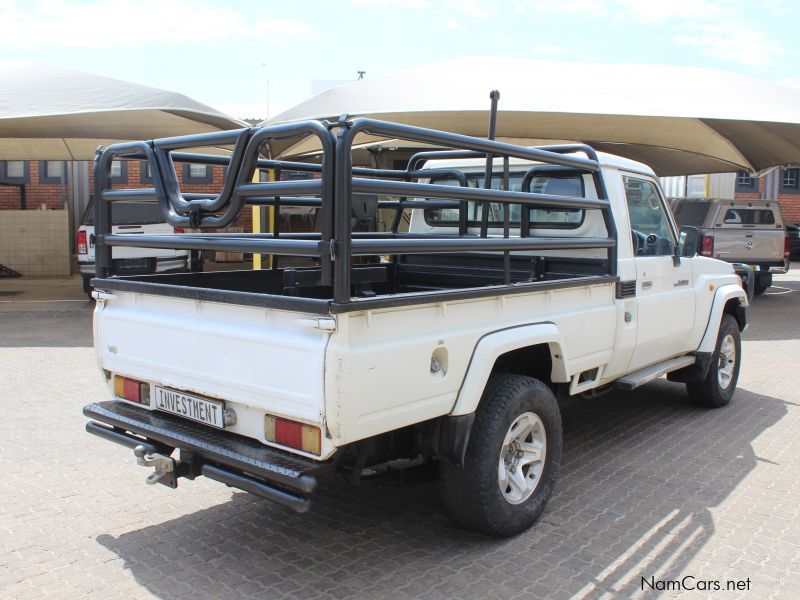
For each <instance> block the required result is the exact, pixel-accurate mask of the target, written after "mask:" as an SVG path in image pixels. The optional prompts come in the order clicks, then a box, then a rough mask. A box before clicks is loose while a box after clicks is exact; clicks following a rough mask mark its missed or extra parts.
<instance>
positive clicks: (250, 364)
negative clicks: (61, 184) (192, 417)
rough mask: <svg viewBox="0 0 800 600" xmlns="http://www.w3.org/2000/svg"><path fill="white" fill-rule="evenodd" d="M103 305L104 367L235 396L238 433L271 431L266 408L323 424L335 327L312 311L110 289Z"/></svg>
mask: <svg viewBox="0 0 800 600" xmlns="http://www.w3.org/2000/svg"><path fill="white" fill-rule="evenodd" d="M104 296H107V297H108V298H107V299H104V300H102V301H98V303H97V307H96V309H95V352H96V353H97V355H98V361H99V362H100V363H101V364H102V368H103V369H106V370H108V371H111V372H112V373H118V374H121V375H127V376H130V377H133V378H135V379H141V380H144V381H149V382H152V383H156V384H160V385H162V386H165V387H169V388H175V389H178V390H182V391H186V392H193V393H195V394H199V395H201V396H208V397H211V398H218V399H221V400H224V401H226V402H230V403H234V404H232V406H234V407H235V409H236V413H237V415H238V423H237V425H236V427H235V428H232V430H233V431H235V432H236V433H240V434H242V435H248V436H250V437H257V438H263V420H264V413H265V412H267V413H269V414H273V415H277V416H285V417H289V418H296V419H298V420H303V421H308V422H311V423H322V421H323V418H324V413H323V410H324V401H323V400H324V399H323V389H324V387H323V378H324V358H325V347H326V345H327V342H328V337H329V335H330V332H327V331H321V330H319V329H317V328H315V327H313V326H310V325H309V323H310V321H309V319H310V318H311V317H312V315H306V314H303V313H299V312H290V311H279V310H275V309H268V308H262V307H250V306H239V305H234V304H223V303H217V302H209V301H203V300H190V299H185V298H170V297H164V296H155V295H148V294H142V293H134V292H118V291H114V292H113V293H106V294H104Z"/></svg>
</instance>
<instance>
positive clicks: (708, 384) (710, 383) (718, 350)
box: [686, 314, 742, 408]
mask: <svg viewBox="0 0 800 600" xmlns="http://www.w3.org/2000/svg"><path fill="white" fill-rule="evenodd" d="M741 362H742V338H741V334H740V333H739V324H738V323H737V322H736V319H734V318H733V317H732V316H731V315H728V314H724V315H722V322H721V323H720V324H719V334H718V335H717V345H716V347H715V349H714V353H713V354H712V355H711V365H710V366H709V368H708V374H707V375H706V378H705V379H704V380H703V381H693V382H690V383H687V384H686V389H687V390H688V392H689V397H690V398H691V399H692V400H694V401H695V402H697V403H698V404H701V405H702V406H708V407H711V408H719V407H721V406H725V405H726V404H728V403H729V402H730V401H731V398H732V397H733V393H734V392H735V391H736V382H737V381H738V380H739V367H740V366H741Z"/></svg>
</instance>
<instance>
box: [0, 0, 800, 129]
mask: <svg viewBox="0 0 800 600" xmlns="http://www.w3.org/2000/svg"><path fill="white" fill-rule="evenodd" d="M799 26H800V1H798V0H761V1H759V0H749V1H748V0H516V1H508V2H506V1H502V0H494V1H491V2H490V1H486V0H439V1H434V0H328V1H324V0H304V1H296V0H295V1H292V0H283V1H280V2H276V1H272V0H241V1H237V0H230V1H227V2H223V1H221V0H217V1H213V0H138V1H137V0H83V1H78V0H73V1H67V0H0V57H2V58H4V59H38V60H43V61H47V62H51V63H55V64H60V65H64V66H69V67H72V68H76V69H81V70H85V71H90V72H93V73H97V74H100V75H106V76H110V77H116V78H119V79H125V80H128V81H133V82H136V83H140V84H144V85H151V86H155V87H160V88H165V89H169V90H174V91H176V92H181V93H183V94H186V95H188V96H190V97H192V98H194V99H195V100H198V101H200V102H204V103H206V104H209V105H211V106H213V107H215V108H217V109H220V110H222V111H225V112H227V113H228V114H230V115H232V116H235V117H239V118H266V117H268V116H274V115H276V114H278V113H280V112H281V111H283V110H286V109H288V108H290V107H291V106H293V105H294V104H297V103H299V102H301V101H303V100H305V99H306V98H308V97H309V96H310V95H311V92H312V88H313V87H314V86H313V82H315V81H316V82H318V83H317V86H316V87H317V88H318V87H319V85H320V82H322V81H346V80H353V79H356V78H357V77H358V72H359V71H364V72H365V74H364V77H367V78H369V77H376V76H379V75H384V74H389V73H391V72H392V71H396V70H399V69H404V68H408V67H413V66H415V65H420V64H425V63H432V62H438V61H441V60H446V59H450V58H458V57H462V56H477V55H484V56H513V57H524V58H537V59H547V60H563V61H570V60H574V61H582V62H586V61H588V62H604V63H646V64H672V65H685V66H701V67H711V68H718V69H723V70H727V71H733V72H736V73H740V74H744V75H750V76H755V77H759V78H762V79H767V80H771V81H776V82H779V83H784V84H787V85H791V86H794V87H800V41H798V31H799V30H800V27H799ZM464 76H465V77H469V76H470V74H469V73H465V74H464ZM520 76H524V74H521V75H520ZM686 92H687V93H702V90H686Z"/></svg>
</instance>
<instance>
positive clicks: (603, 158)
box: [423, 146, 656, 177]
mask: <svg viewBox="0 0 800 600" xmlns="http://www.w3.org/2000/svg"><path fill="white" fill-rule="evenodd" d="M532 148H538V146H532ZM545 148H546V147H545ZM564 156H574V157H576V158H585V157H586V155H585V154H584V153H583V152H572V153H569V154H565V155H564ZM597 158H598V162H599V163H600V166H601V167H610V168H613V169H620V170H622V171H632V172H634V173H641V174H642V175H649V176H650V177H655V176H656V175H655V173H654V172H653V169H651V168H650V167H648V166H647V165H646V164H644V163H640V162H637V161H635V160H631V159H629V158H623V157H622V156H617V155H616V154H608V153H607V152H598V153H597ZM493 164H494V166H495V169H496V168H498V167H499V168H502V166H503V159H502V157H500V158H495V159H494V161H493ZM537 164H546V163H539V162H534V161H530V160H525V159H522V158H510V159H509V166H510V167H512V168H513V167H514V166H526V165H531V166H533V165H537ZM485 165H486V159H484V158H461V159H455V158H454V159H440V160H429V161H426V162H425V164H424V166H423V168H425V169H459V170H465V171H480V170H482V169H483V168H484V167H485Z"/></svg>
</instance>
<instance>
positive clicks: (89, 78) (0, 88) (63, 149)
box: [0, 61, 247, 160]
mask: <svg viewBox="0 0 800 600" xmlns="http://www.w3.org/2000/svg"><path fill="white" fill-rule="evenodd" d="M246 126H247V125H246V124H245V123H243V122H241V121H239V120H237V119H234V118H232V117H229V116H228V115H226V114H224V113H221V112H219V111H218V110H215V109H213V108H211V107H210V106H206V105H205V104H201V103H199V102H196V101H194V100H192V99H191V98H188V97H187V96H184V95H183V94H178V93H175V92H170V91H167V90H161V89H158V88H153V87H148V86H144V85H138V84H135V83H130V82H127V81H121V80H119V79H112V78H110V77H102V76H100V75H93V74H91V73H85V72H83V71H77V70H74V69H69V68H66V67H61V66H57V65H51V64H48V63H42V62H38V61H0V160H7V159H17V160H33V159H40V160H90V159H92V158H93V157H94V153H95V149H96V148H97V146H99V145H108V144H111V143H115V142H119V141H125V140H142V139H153V138H160V137H168V136H174V135H185V134H190V133H204V132H211V131H219V130H221V129H238V128H240V127H246Z"/></svg>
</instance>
